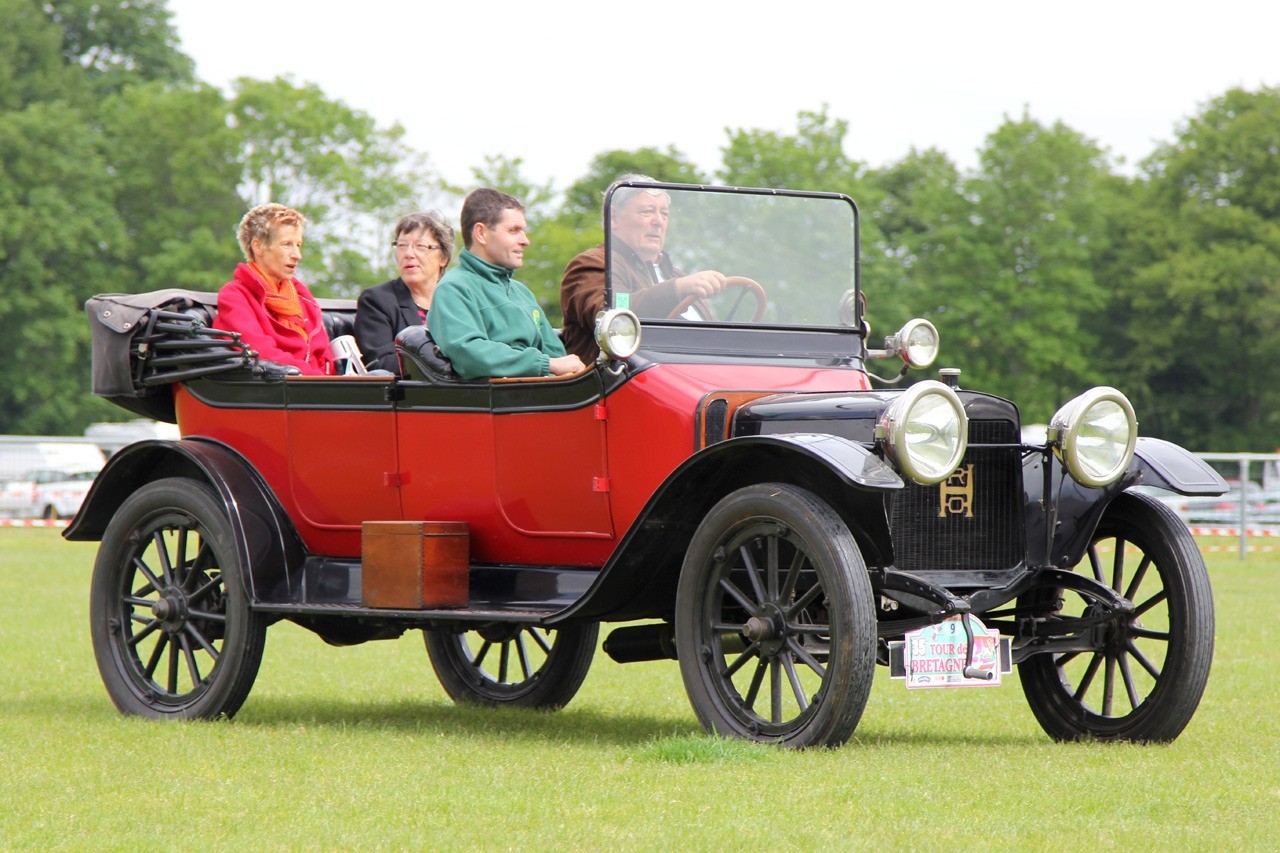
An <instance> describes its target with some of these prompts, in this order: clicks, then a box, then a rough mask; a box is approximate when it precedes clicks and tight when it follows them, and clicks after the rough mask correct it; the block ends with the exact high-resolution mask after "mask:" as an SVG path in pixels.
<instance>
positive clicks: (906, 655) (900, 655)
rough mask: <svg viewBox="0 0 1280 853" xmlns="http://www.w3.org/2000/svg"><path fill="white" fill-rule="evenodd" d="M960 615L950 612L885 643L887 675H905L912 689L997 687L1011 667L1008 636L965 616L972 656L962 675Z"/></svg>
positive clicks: (965, 642)
mask: <svg viewBox="0 0 1280 853" xmlns="http://www.w3.org/2000/svg"><path fill="white" fill-rule="evenodd" d="M962 618H964V617H960V616H952V617H951V618H949V619H946V620H944V621H942V622H939V623H938V624H936V625H926V626H925V627H923V628H920V629H919V630H916V631H911V632H909V633H907V634H905V635H904V636H903V639H901V640H895V641H894V642H891V643H889V676H890V677H891V678H901V679H905V680H906V682H907V687H909V688H913V689H914V688H926V687H999V686H1000V683H1001V680H1002V679H1001V676H1003V675H1004V674H1005V673H1008V672H1011V671H1012V670H1013V664H1012V654H1011V652H1010V645H1009V638H1008V637H1002V636H1000V633H999V632H998V631H994V630H990V629H988V628H987V627H986V626H985V625H983V624H982V622H981V621H979V620H978V619H977V617H975V616H969V617H967V618H968V620H969V628H970V630H972V632H973V660H972V662H971V663H970V664H969V672H970V674H969V675H968V676H966V675H965V657H966V653H967V649H968V637H967V635H966V634H965V630H964V625H963V623H961V621H960V620H961V619H962Z"/></svg>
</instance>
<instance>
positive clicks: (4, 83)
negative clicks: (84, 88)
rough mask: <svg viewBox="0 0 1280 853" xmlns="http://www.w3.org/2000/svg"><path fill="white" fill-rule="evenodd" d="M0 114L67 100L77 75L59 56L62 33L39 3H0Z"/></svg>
mask: <svg viewBox="0 0 1280 853" xmlns="http://www.w3.org/2000/svg"><path fill="white" fill-rule="evenodd" d="M0 20H3V21H4V26H3V27H0V110H20V109H22V108H23V107H25V106H26V105H27V104H30V103H35V102H39V101H54V100H59V99H64V98H69V97H71V96H72V95H74V94H75V92H76V87H77V84H78V83H79V80H80V75H79V74H78V73H77V70H76V69H75V68H72V67H69V66H68V65H67V63H66V61H65V60H64V58H63V56H62V33H61V32H60V31H59V30H58V28H57V26H55V25H54V24H53V22H52V21H50V20H49V16H48V15H47V13H46V12H45V11H44V9H43V7H42V6H41V4H40V2H39V0H0Z"/></svg>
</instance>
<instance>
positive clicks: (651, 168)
mask: <svg viewBox="0 0 1280 853" xmlns="http://www.w3.org/2000/svg"><path fill="white" fill-rule="evenodd" d="M627 174H632V175H648V176H649V177H650V178H653V179H654V180H655V181H664V182H666V183H671V184H702V183H706V181H707V179H706V177H705V176H704V175H703V174H702V173H701V172H700V171H699V170H698V167H697V166H695V165H694V164H693V163H691V162H689V159H688V158H687V157H686V156H685V155H684V154H682V153H681V152H680V151H678V150H677V149H676V148H675V146H667V148H666V150H665V151H664V150H661V149H658V148H637V149H635V150H634V151H626V150H622V149H616V148H615V149H613V150H610V151H603V152H601V153H599V154H597V155H596V156H595V157H593V158H592V159H591V164H590V165H589V166H588V167H587V172H586V174H585V175H583V176H582V177H581V178H578V180H576V181H574V182H573V183H572V184H570V185H569V188H568V189H567V190H565V193H564V205H563V208H562V212H563V213H564V214H565V215H566V216H576V217H578V221H579V225H580V226H581V227H582V228H583V230H584V231H589V230H590V229H591V228H592V227H594V229H595V232H596V233H599V232H600V228H601V222H602V219H601V214H600V207H601V205H602V204H603V203H604V193H605V190H607V189H608V188H609V185H610V184H612V183H613V182H614V181H616V180H618V178H619V177H621V176H622V175H627ZM596 242H599V241H598V240H597V241H596ZM583 248H586V246H584V247H583Z"/></svg>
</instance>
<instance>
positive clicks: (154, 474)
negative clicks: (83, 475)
mask: <svg viewBox="0 0 1280 853" xmlns="http://www.w3.org/2000/svg"><path fill="white" fill-rule="evenodd" d="M165 477H189V478H191V479H193V480H198V481H200V482H203V483H207V484H208V485H209V486H210V487H212V488H213V490H214V492H215V494H217V495H218V497H219V498H221V500H222V503H223V506H224V507H225V508H226V511H227V518H228V519H229V520H230V522H231V528H232V530H234V531H235V538H236V548H237V550H238V551H239V557H240V565H241V566H242V567H243V571H244V573H245V578H244V580H245V585H246V588H247V589H248V590H249V595H250V599H251V600H252V601H254V602H258V601H261V600H262V599H263V598H264V597H270V599H272V600H281V599H283V600H289V601H292V600H296V598H297V597H298V595H299V594H300V592H299V591H298V590H295V589H293V587H294V586H296V585H297V584H298V583H300V581H299V580H298V579H300V578H301V576H302V574H301V567H302V562H303V559H304V558H305V557H306V548H305V547H304V546H303V544H302V539H301V538H300V537H299V536H298V533H297V531H296V530H295V529H294V527H293V524H292V522H290V521H289V519H288V516H286V515H285V512H284V510H283V509H282V508H281V507H280V503H279V501H277V500H276V497H275V495H274V494H273V493H272V492H271V489H270V488H269V487H268V486H267V484H266V483H265V482H263V481H262V479H261V478H260V477H259V476H258V473H257V472H256V471H255V470H254V469H253V466H251V465H250V464H249V463H248V462H246V461H245V460H244V458H243V457H241V456H240V455H239V454H238V453H236V452H235V451H234V450H232V449H231V448H229V447H227V446H226V445H224V444H219V443H217V442H213V441H209V440H207V439H182V440H180V441H161V440H147V441H139V442H136V443H134V444H130V445H129V446H127V447H125V448H123V449H122V450H120V451H119V452H118V453H116V454H115V455H113V456H112V457H111V459H109V460H108V461H107V464H106V466H105V467H104V468H103V469H102V471H101V472H100V473H99V474H98V476H97V477H96V478H95V479H94V481H93V486H92V487H91V488H90V489H89V493H88V494H87V495H86V496H85V500H84V504H83V506H81V508H80V512H79V513H77V514H76V517H75V519H74V520H72V522H71V523H70V524H69V525H68V526H67V528H66V530H64V531H63V534H62V535H63V537H64V538H66V539H69V540H73V541H101V539H102V534H103V533H104V532H105V530H106V528H107V524H108V523H109V522H110V521H111V518H112V516H113V515H114V514H115V511H116V508H117V507H119V506H120V504H121V503H122V502H123V501H124V500H125V498H127V497H128V496H129V495H131V494H133V493H134V492H135V491H137V490H138V489H139V488H141V487H142V486H144V485H146V484H147V483H150V482H153V481H155V480H159V479H162V478H165Z"/></svg>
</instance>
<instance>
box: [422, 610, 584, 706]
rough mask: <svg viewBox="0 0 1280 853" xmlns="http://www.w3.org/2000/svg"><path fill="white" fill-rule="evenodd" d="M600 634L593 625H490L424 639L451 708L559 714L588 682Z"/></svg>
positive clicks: (435, 633)
mask: <svg viewBox="0 0 1280 853" xmlns="http://www.w3.org/2000/svg"><path fill="white" fill-rule="evenodd" d="M599 631H600V626H599V625H597V624H596V623H595V622H591V623H588V624H585V625H574V626H570V627H564V628H543V627H541V626H537V625H518V624H512V623H492V624H489V625H484V626H482V627H480V628H477V629H475V630H471V631H462V632H453V631H443V630H441V631H424V632H423V634H424V635H425V637H426V643H427V655H428V656H429V657H430V658H431V665H432V667H434V668H435V671H436V678H438V679H440V685H441V686H442V687H444V690H445V692H446V693H448V694H449V697H450V698H451V699H453V700H454V701H455V702H465V703H469V704H473V705H490V706H496V705H507V706H513V707H521V708H561V707H563V706H565V705H567V704H568V703H569V700H570V699H572V698H573V697H574V695H575V694H576V693H577V692H578V688H579V687H581V686H582V682H583V680H585V679H586V677H587V671H588V670H589V669H590V668H591V659H592V657H594V655H595V651H596V638H597V636H598V635H599Z"/></svg>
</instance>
